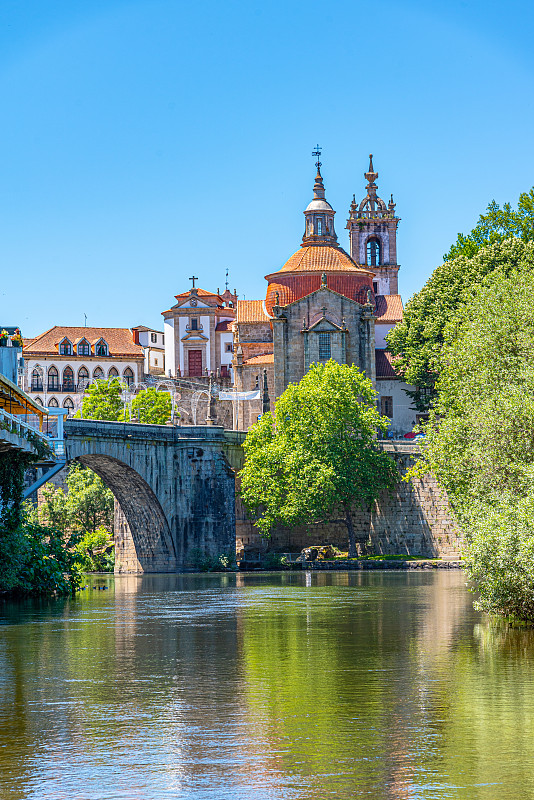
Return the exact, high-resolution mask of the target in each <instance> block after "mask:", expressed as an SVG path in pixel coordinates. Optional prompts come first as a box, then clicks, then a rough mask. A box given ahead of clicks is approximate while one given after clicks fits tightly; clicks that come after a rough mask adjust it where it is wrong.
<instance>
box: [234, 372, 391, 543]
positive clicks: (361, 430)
mask: <svg viewBox="0 0 534 800" xmlns="http://www.w3.org/2000/svg"><path fill="white" fill-rule="evenodd" d="M376 397H377V393H376V392H375V390H374V389H373V385H372V382H371V381H370V380H369V379H368V378H366V377H365V375H364V374H363V373H361V372H360V371H359V370H358V368H357V367H356V366H354V365H353V366H347V365H346V364H337V363H336V362H335V361H333V360H330V361H328V362H327V363H326V364H312V366H311V367H310V369H309V371H308V372H307V373H306V375H305V376H304V377H303V378H302V380H301V381H300V382H299V383H298V384H290V385H289V386H288V387H287V389H286V390H285V392H284V393H283V394H282V395H281V396H280V398H279V399H278V400H277V402H276V411H275V413H274V414H273V413H267V414H264V415H263V416H262V418H261V420H260V421H259V422H258V423H257V424H256V425H253V426H252V428H250V430H249V431H248V433H247V437H246V440H245V443H244V449H245V465H244V467H243V469H242V470H241V472H240V478H241V497H242V499H243V502H244V504H245V506H246V508H248V510H249V511H250V512H251V513H253V514H254V515H255V517H256V521H255V524H256V527H257V528H258V529H259V531H260V532H261V533H262V534H263V535H267V536H268V535H269V533H270V531H271V530H272V529H273V528H274V527H275V526H276V525H284V526H288V527H293V526H296V525H300V524H305V523H310V522H314V521H315V522H317V521H336V522H342V523H343V524H345V525H346V528H347V535H348V541H349V555H350V556H356V555H357V539H358V535H357V531H356V530H355V526H354V511H355V509H357V508H361V509H363V510H368V509H369V508H370V507H371V505H372V503H374V501H375V500H376V499H377V498H378V496H379V495H380V494H381V492H383V491H386V490H388V489H391V488H392V487H393V485H394V483H395V480H396V478H397V470H396V467H395V463H394V461H393V459H391V458H390V456H389V455H388V454H387V453H386V452H384V451H383V450H382V449H380V448H379V446H378V445H377V441H376V431H377V430H380V431H384V432H385V431H386V430H387V428H388V427H389V424H390V420H389V419H388V418H386V417H381V416H380V414H379V413H378V411H377V408H376ZM339 516H340V517H341V518H340V519H337V517H339ZM366 538H367V532H366Z"/></svg>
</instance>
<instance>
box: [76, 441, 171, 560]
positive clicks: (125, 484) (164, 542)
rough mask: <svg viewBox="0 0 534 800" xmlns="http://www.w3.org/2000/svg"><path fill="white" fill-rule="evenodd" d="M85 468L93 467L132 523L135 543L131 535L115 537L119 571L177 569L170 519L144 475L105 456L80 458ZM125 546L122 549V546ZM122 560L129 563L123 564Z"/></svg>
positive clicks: (78, 458)
mask: <svg viewBox="0 0 534 800" xmlns="http://www.w3.org/2000/svg"><path fill="white" fill-rule="evenodd" d="M75 460H76V461H79V462H80V463H81V464H83V465H84V466H85V467H89V468H90V469H92V470H93V471H94V472H96V474H97V475H98V476H99V477H100V478H102V480H103V481H104V483H105V484H106V486H107V487H108V489H110V490H111V491H112V492H113V494H114V496H115V497H116V499H117V502H118V503H119V505H120V507H121V510H122V512H123V513H124V516H125V518H126V521H127V523H128V528H129V533H130V534H131V539H132V540H133V549H132V545H131V543H130V542H129V541H128V539H129V538H130V537H129V536H127V537H126V541H124V537H122V541H121V542H117V537H115V544H116V547H115V558H116V566H115V571H116V572H117V571H121V567H122V566H124V568H125V571H129V572H131V571H132V567H133V566H135V562H136V561H137V562H138V570H135V571H142V572H156V571H162V572H169V571H174V570H175V569H176V552H175V547H174V542H173V538H172V536H171V532H170V529H169V524H168V522H167V518H166V516H165V514H164V512H163V509H162V507H161V504H160V502H159V500H158V498H157V497H156V495H155V494H154V492H153V490H152V488H151V487H150V486H149V485H148V483H147V482H146V481H145V480H144V479H143V478H142V477H141V475H140V474H139V473H138V472H137V471H136V470H135V469H133V468H132V467H131V466H129V465H128V464H125V463H124V462H123V461H120V460H119V459H118V458H113V457H112V456H109V455H105V454H102V453H91V454H87V455H81V456H78V457H77V458H76V459H75ZM121 545H122V546H121ZM121 559H126V560H127V562H128V563H127V564H124V565H122V564H121Z"/></svg>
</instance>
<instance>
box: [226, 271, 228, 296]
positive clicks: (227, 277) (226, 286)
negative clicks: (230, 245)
mask: <svg viewBox="0 0 534 800" xmlns="http://www.w3.org/2000/svg"><path fill="white" fill-rule="evenodd" d="M226 291H228V267H226Z"/></svg>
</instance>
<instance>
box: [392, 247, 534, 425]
mask: <svg viewBox="0 0 534 800" xmlns="http://www.w3.org/2000/svg"><path fill="white" fill-rule="evenodd" d="M532 246H533V245H532V244H528V246H527V250H525V243H524V242H523V241H522V240H520V239H517V238H511V239H506V240H505V241H503V242H498V243H496V244H494V245H492V246H488V247H486V248H483V249H481V250H479V252H478V253H476V254H475V255H474V256H473V257H471V258H468V257H467V256H465V255H458V256H457V257H455V258H452V259H450V260H448V261H445V263H444V264H442V265H441V266H439V267H438V268H437V269H436V270H434V272H433V274H432V275H431V277H430V278H429V280H428V281H427V282H426V284H425V286H424V287H423V288H422V289H421V291H420V292H418V293H417V294H416V295H414V297H413V298H412V299H411V300H410V302H409V303H408V305H407V307H406V310H405V314H404V320H403V322H401V323H400V324H399V325H396V326H395V328H393V329H392V330H391V331H390V332H389V334H388V337H387V340H388V346H389V349H390V350H391V352H392V353H393V355H394V365H395V371H396V372H397V374H398V375H399V377H401V378H402V379H403V380H404V381H406V383H409V384H411V385H412V386H413V387H414V390H413V391H412V392H410V394H411V396H412V398H413V402H414V405H415V407H416V409H417V410H418V411H428V409H429V408H430V407H431V406H432V403H433V402H434V400H435V398H436V389H435V386H436V381H437V379H438V377H439V372H440V369H441V352H442V348H443V346H444V344H445V328H446V326H447V324H448V323H449V322H450V320H451V319H452V318H453V317H454V316H455V314H456V313H457V311H458V309H459V308H460V306H461V305H462V304H463V303H465V302H466V301H468V300H469V298H470V297H471V296H472V295H473V293H474V292H475V291H476V289H477V287H478V286H479V285H482V284H484V282H485V281H486V280H487V279H488V278H489V276H490V275H491V274H492V273H493V272H495V271H498V272H501V273H502V274H504V275H507V274H509V273H510V272H511V271H512V270H513V269H515V268H516V267H517V266H518V265H519V264H520V263H521V261H522V260H524V259H525V258H526V257H527V258H529V257H530V256H527V255H526V254H527V253H532V249H531V248H532ZM529 248H530V249H529Z"/></svg>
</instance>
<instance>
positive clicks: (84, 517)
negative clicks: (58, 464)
mask: <svg viewBox="0 0 534 800" xmlns="http://www.w3.org/2000/svg"><path fill="white" fill-rule="evenodd" d="M66 484H67V490H68V491H67V492H64V491H63V489H61V488H56V487H55V486H53V484H45V486H44V488H43V490H42V502H41V505H40V507H39V512H38V516H39V520H40V522H41V523H42V524H44V525H47V526H50V527H55V528H59V529H60V530H63V531H67V532H68V533H70V534H71V535H76V536H77V537H78V538H79V543H78V545H77V553H78V556H79V559H78V560H79V563H80V564H81V565H82V567H83V569H84V570H85V571H93V570H94V571H98V572H107V571H112V570H113V552H110V553H107V554H103V553H102V554H97V555H98V556H99V557H98V558H95V553H94V549H95V548H96V549H98V548H100V547H104V546H106V547H107V546H109V545H110V544H112V537H111V535H110V531H111V529H112V527H113V508H114V498H113V493H112V492H111V491H110V490H109V489H107V488H106V487H105V486H104V484H103V482H102V480H101V479H100V478H99V477H98V475H97V474H96V473H95V472H93V470H91V469H88V468H87V467H83V466H82V465H81V464H78V463H75V464H72V465H71V467H70V469H69V472H68V475H67V479H66ZM106 537H107V538H106Z"/></svg>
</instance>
